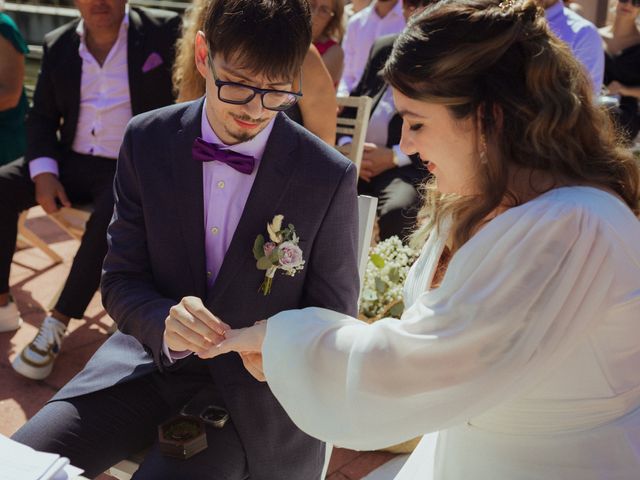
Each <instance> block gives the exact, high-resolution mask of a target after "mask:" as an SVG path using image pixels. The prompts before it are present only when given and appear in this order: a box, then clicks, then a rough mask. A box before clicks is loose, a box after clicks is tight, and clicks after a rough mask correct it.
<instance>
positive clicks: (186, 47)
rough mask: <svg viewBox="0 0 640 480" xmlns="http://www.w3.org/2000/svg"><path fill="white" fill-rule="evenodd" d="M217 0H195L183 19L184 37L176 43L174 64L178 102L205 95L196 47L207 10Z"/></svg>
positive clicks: (173, 77)
mask: <svg viewBox="0 0 640 480" xmlns="http://www.w3.org/2000/svg"><path fill="white" fill-rule="evenodd" d="M215 1H217V0H193V3H192V4H191V6H190V7H189V8H188V9H187V10H186V12H185V13H184V16H183V18H182V35H181V36H180V38H179V39H178V41H177V42H176V60H175V62H174V64H173V74H172V79H173V91H174V92H175V94H176V101H177V102H188V101H190V100H195V99H196V98H200V97H201V96H202V95H204V92H205V80H204V78H202V75H200V73H199V72H198V69H197V68H196V66H195V65H196V59H195V52H194V45H195V41H196V34H197V33H198V30H202V29H203V28H204V20H205V17H206V14H207V8H208V7H209V4H210V3H211V2H215Z"/></svg>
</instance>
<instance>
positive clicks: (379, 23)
mask: <svg viewBox="0 0 640 480" xmlns="http://www.w3.org/2000/svg"><path fill="white" fill-rule="evenodd" d="M405 24H406V20H405V18H404V16H403V14H402V2H401V1H400V0H375V1H374V2H373V3H372V4H371V5H369V6H368V7H367V8H365V9H364V10H362V11H360V12H358V13H356V14H355V15H354V16H353V17H351V18H350V19H349V23H347V29H346V32H345V34H344V39H343V40H342V48H344V72H343V73H342V78H341V79H340V84H339V85H338V95H341V96H347V95H349V93H350V92H351V91H353V89H354V88H355V86H356V85H357V84H358V82H359V81H360V78H361V77H362V72H363V71H364V67H365V65H366V63H367V58H368V55H369V51H370V50H371V46H372V45H373V42H375V41H376V39H377V38H379V37H382V36H383V35H390V34H392V33H399V32H400V31H401V30H402V29H403V28H404V26H405Z"/></svg>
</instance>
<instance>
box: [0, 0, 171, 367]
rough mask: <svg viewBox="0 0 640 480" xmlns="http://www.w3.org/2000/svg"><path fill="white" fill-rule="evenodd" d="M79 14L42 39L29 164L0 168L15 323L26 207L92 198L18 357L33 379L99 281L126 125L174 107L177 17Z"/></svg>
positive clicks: (3, 246)
mask: <svg viewBox="0 0 640 480" xmlns="http://www.w3.org/2000/svg"><path fill="white" fill-rule="evenodd" d="M77 6H78V10H79V11H80V15H81V18H80V19H79V20H74V21H72V22H70V23H68V24H66V25H64V26H62V27H60V28H58V29H56V30H54V31H52V32H50V33H48V34H47V35H46V36H45V39H44V56H43V58H42V66H41V70H40V75H39V77H38V82H37V85H36V90H35V94H34V99H33V108H32V109H31V111H30V113H29V116H28V119H27V151H26V154H25V158H24V159H21V160H16V161H14V162H12V163H9V164H8V165H5V166H4V167H2V168H0V225H1V228H0V319H1V321H2V323H3V324H4V325H13V326H15V327H17V326H18V324H19V322H20V320H19V319H20V312H19V311H18V309H17V307H16V305H15V303H13V302H12V300H11V298H10V296H9V269H10V266H11V259H12V256H13V252H14V250H15V244H16V234H17V220H18V215H19V213H20V212H21V211H23V210H25V209H28V208H30V207H32V206H34V205H37V204H40V205H41V206H42V208H44V210H45V211H46V212H47V213H54V212H56V211H58V210H59V208H60V206H67V207H68V206H71V204H72V203H83V202H90V203H91V204H92V205H93V213H92V215H91V218H90V219H89V221H88V222H87V225H86V231H85V234H84V236H83V237H82V241H81V242H80V248H79V249H78V252H77V254H76V256H75V258H74V260H73V264H72V265H71V271H70V273H69V276H68V278H67V280H66V282H65V284H64V287H63V289H62V293H61V294H60V297H59V299H58V301H57V302H56V304H55V306H54V308H53V310H52V311H51V312H49V314H48V315H47V317H46V318H45V319H44V321H43V323H42V325H41V327H40V331H39V332H38V334H37V335H36V336H35V338H34V340H33V341H32V342H31V343H30V344H29V345H27V346H26V347H25V348H24V350H22V352H21V353H20V354H19V355H18V356H17V357H16V358H15V360H14V361H13V364H12V366H13V368H14V370H15V371H16V372H18V373H20V374H21V375H24V376H25V377H29V378H32V379H38V380H39V379H43V378H45V377H47V376H48V375H49V373H50V372H51V370H52V368H53V363H54V360H55V358H56V356H57V355H58V353H59V351H60V347H61V344H62V338H63V336H64V334H65V332H66V329H67V325H68V324H69V320H70V319H71V318H82V315H83V314H84V311H85V309H86V307H87V305H88V304H89V301H90V300H91V297H92V296H93V294H94V293H95V291H96V289H97V287H98V284H99V282H100V272H101V267H102V260H103V258H104V256H105V254H106V252H107V239H106V230H107V226H108V224H109V222H110V220H111V216H112V213H113V192H112V188H113V175H114V172H115V169H116V160H115V159H116V158H117V156H118V151H119V149H120V144H121V143H122V138H123V135H124V129H125V127H126V125H127V122H128V121H129V119H130V118H131V117H132V116H133V115H136V114H139V113H142V112H145V111H148V110H152V109H155V108H158V107H161V106H163V105H167V104H169V103H172V102H173V96H172V93H171V64H172V63H173V45H174V43H175V38H176V35H177V32H178V29H179V26H180V21H179V18H178V16H177V15H176V14H174V13H169V12H163V11H158V10H147V9H143V8H137V7H132V8H128V7H127V4H126V1H125V0H79V1H78V2H77Z"/></svg>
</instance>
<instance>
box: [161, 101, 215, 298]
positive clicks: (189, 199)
mask: <svg viewBox="0 0 640 480" xmlns="http://www.w3.org/2000/svg"><path fill="white" fill-rule="evenodd" d="M203 102H204V100H200V101H196V102H192V103H191V105H189V107H188V108H187V109H186V110H185V112H184V114H183V116H182V119H181V128H180V130H178V132H177V134H176V136H175V143H174V148H173V152H172V153H171V158H170V161H171V167H172V175H173V187H174V193H175V195H174V198H175V204H176V211H177V212H178V215H179V223H180V230H181V234H182V238H183V242H184V247H185V252H186V254H187V256H188V258H189V267H190V269H191V278H192V279H193V291H194V294H195V295H197V296H198V297H200V298H204V297H205V294H206V282H207V279H206V273H205V272H206V257H205V246H204V196H203V192H202V164H201V163H200V162H196V161H195V160H193V158H192V155H191V147H192V145H193V141H194V140H195V138H196V137H199V136H200V135H201V128H200V127H201V125H200V122H201V119H202V106H203ZM168 134H171V133H170V132H168Z"/></svg>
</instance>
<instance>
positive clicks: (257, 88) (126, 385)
mask: <svg viewBox="0 0 640 480" xmlns="http://www.w3.org/2000/svg"><path fill="white" fill-rule="evenodd" d="M276 4H277V5H276ZM310 41H311V27H310V12H309V7H308V3H307V1H306V0H281V1H279V2H273V1H271V0H218V1H216V2H211V5H210V7H209V11H208V13H207V18H206V21H205V33H199V34H198V37H197V39H196V44H195V53H196V55H195V56H196V66H197V68H198V71H199V72H200V73H201V74H202V76H203V77H204V78H205V79H206V84H207V89H206V91H207V94H206V97H205V98H204V99H200V100H197V101H195V102H191V103H185V104H179V105H175V106H171V107H167V108H163V109H160V110H156V111H153V112H150V113H148V114H144V115H140V116H137V117H135V118H134V119H133V120H132V121H131V122H130V124H129V126H128V127H127V131H126V134H125V138H124V143H123V145H122V148H121V151H120V157H119V160H118V166H117V172H116V179H115V186H114V191H115V197H116V205H115V212H114V216H113V220H112V223H111V225H110V227H109V230H108V241H109V253H108V254H107V257H106V258H105V262H104V267H103V268H104V272H103V278H102V294H103V301H104V304H105V307H106V309H107V311H108V312H109V314H110V315H111V316H112V317H113V318H114V319H115V320H116V322H117V323H118V327H119V330H120V331H119V332H117V333H116V334H114V335H113V336H112V337H111V338H110V339H109V340H108V341H107V342H106V343H105V344H104V345H103V346H102V347H101V348H100V349H99V350H98V351H97V352H96V354H95V355H94V356H93V358H92V359H91V360H90V361H89V363H88V364H87V366H86V368H85V369H84V370H83V371H82V372H80V373H79V374H78V375H77V376H76V377H75V378H74V379H73V380H71V382H69V383H68V384H67V385H66V386H65V387H64V388H63V389H62V390H61V391H60V392H58V394H57V395H56V396H55V397H54V398H53V399H52V400H51V401H50V402H49V403H48V404H47V405H45V407H44V408H43V409H42V410H41V411H40V412H38V413H37V414H36V415H35V416H34V417H33V418H32V419H31V420H30V421H29V422H28V423H27V424H26V425H24V426H23V427H22V428H21V429H20V430H19V431H18V432H17V433H16V434H15V435H14V439H16V440H18V441H20V442H23V443H26V444H28V445H30V446H32V447H34V448H36V449H38V450H44V451H51V452H55V453H59V454H61V455H64V456H67V457H69V458H70V459H71V463H72V464H74V465H77V466H79V467H81V468H84V469H85V470H86V472H87V476H90V477H93V476H95V475H98V474H99V473H100V472H101V471H103V470H105V469H106V468H108V467H109V466H111V465H113V464H115V463H117V462H118V461H119V460H121V459H123V458H125V457H126V456H128V455H129V454H131V453H134V452H136V451H138V450H140V449H142V448H144V447H148V446H149V445H152V444H153V445H154V446H153V447H152V449H151V450H150V452H149V453H148V454H147V456H146V458H145V461H144V462H143V463H142V465H141V467H140V469H139V470H138V472H137V474H136V476H135V477H134V478H136V479H154V480H158V479H181V478H185V479H190V480H192V479H200V478H202V479H216V480H217V479H231V480H234V479H238V480H240V479H245V478H251V479H252V480H260V479H263V480H278V479H282V480H292V479H296V480H305V479H309V480H312V479H313V480H317V479H318V478H319V477H320V473H321V470H322V466H323V461H324V445H323V444H322V443H321V442H320V441H318V440H315V439H313V438H311V437H309V436H307V435H306V434H304V433H303V432H302V431H300V430H299V429H298V428H297V427H296V426H295V425H294V424H293V423H292V422H291V420H290V419H289V418H288V416H287V414H286V413H285V412H284V410H283V409H282V407H281V406H280V404H279V403H278V402H277V400H276V399H275V397H274V396H273V395H272V393H271V391H270V390H269V387H268V386H267V385H266V384H264V383H260V382H258V381H256V380H254V378H253V377H252V376H251V375H250V374H248V373H247V371H246V370H245V368H244V367H243V364H242V360H241V358H240V357H239V356H238V355H236V354H228V355H223V356H221V357H218V358H215V359H212V360H202V359H200V358H199V357H198V356H197V353H198V352H202V351H204V350H206V349H207V348H208V347H210V346H211V345H212V344H216V343H217V342H219V341H220V340H222V338H223V337H224V333H225V331H226V330H227V329H228V328H240V327H245V326H250V325H252V324H253V323H254V322H255V321H257V320H260V319H264V318H267V317H269V316H271V315H273V314H275V313H277V312H280V311H282V310H287V309H293V308H302V307H306V306H321V307H325V308H329V309H333V310H337V311H340V312H345V313H348V314H351V315H354V314H355V313H356V302H357V294H358V275H357V270H356V244H357V238H356V237H357V232H356V230H357V206H356V171H355V168H354V167H353V165H351V164H350V163H349V162H348V161H347V160H346V159H345V158H344V157H342V156H341V155H339V154H337V153H336V152H335V151H334V150H333V149H331V148H330V147H328V146H327V145H326V144H324V143H323V142H322V141H320V140H319V139H317V138H316V137H314V136H313V135H312V134H310V133H309V132H307V131H306V130H304V129H303V128H301V127H299V126H297V125H296V124H294V123H293V122H291V121H289V120H288V119H287V117H286V116H285V115H284V114H282V113H280V112H281V110H283V109H285V108H287V107H289V106H291V105H292V104H294V103H295V101H297V99H298V98H299V94H300V89H301V87H302V85H301V81H302V80H301V78H300V68H301V65H302V61H303V59H304V56H305V53H306V52H307V49H308V47H309V44H310ZM276 215H283V216H284V220H283V228H285V227H287V228H288V226H289V225H292V226H293V227H294V228H295V232H296V235H297V237H299V245H298V247H299V248H300V249H301V250H302V255H303V259H304V264H303V265H302V267H301V270H300V269H298V270H296V271H293V272H292V273H293V276H289V275H285V274H284V273H286V272H284V271H282V269H280V270H278V271H276V272H275V276H273V279H272V284H271V290H270V292H269V293H268V294H265V293H264V292H263V291H261V290H260V287H261V285H262V283H263V280H264V279H265V270H260V269H258V265H257V264H256V259H255V258H254V242H255V240H256V237H258V235H264V236H265V237H266V239H267V242H268V241H269V234H268V232H267V224H268V223H270V222H272V221H273V219H274V217H275V216H276ZM276 230H277V228H276ZM272 233H273V232H272ZM289 239H291V240H293V243H294V244H295V240H296V239H295V238H294V237H293V236H292V235H289ZM282 240H284V239H278V238H276V241H282ZM258 247H260V245H258ZM272 247H273V246H272V245H271V246H270V245H265V246H264V247H262V248H258V249H257V250H258V251H257V252H256V255H257V256H261V254H262V253H263V251H269V250H270V249H271V248H272ZM291 251H292V252H293V253H295V249H292V250H291ZM293 257H295V255H293ZM293 257H291V258H290V257H287V258H286V259H283V262H284V261H285V260H291V259H292V258H293ZM261 267H264V265H261ZM194 352H195V354H194ZM194 399H195V400H197V402H196V403H194ZM185 404H187V405H188V408H189V409H190V410H191V411H193V413H194V414H196V415H198V414H200V413H201V412H202V410H203V409H204V408H205V407H207V406H210V405H213V406H217V407H221V408H223V409H226V410H227V411H228V412H229V415H230V420H229V421H228V422H227V423H226V424H225V425H224V427H222V428H213V427H210V426H207V432H206V433H207V443H208V448H207V450H205V451H204V452H202V453H199V454H197V455H195V456H193V457H192V458H190V459H188V460H174V459H171V458H167V457H163V456H162V455H161V454H160V453H159V449H158V444H157V438H156V437H157V426H158V424H160V423H162V422H163V421H165V420H167V419H168V418H170V417H171V416H173V415H175V414H177V413H178V412H179V411H180V410H181V408H182V407H183V406H184V405H185Z"/></svg>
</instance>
